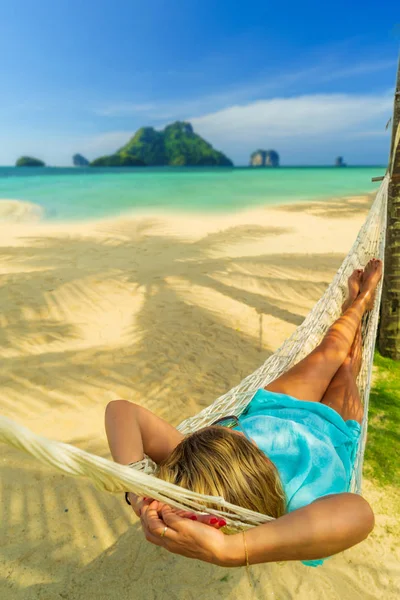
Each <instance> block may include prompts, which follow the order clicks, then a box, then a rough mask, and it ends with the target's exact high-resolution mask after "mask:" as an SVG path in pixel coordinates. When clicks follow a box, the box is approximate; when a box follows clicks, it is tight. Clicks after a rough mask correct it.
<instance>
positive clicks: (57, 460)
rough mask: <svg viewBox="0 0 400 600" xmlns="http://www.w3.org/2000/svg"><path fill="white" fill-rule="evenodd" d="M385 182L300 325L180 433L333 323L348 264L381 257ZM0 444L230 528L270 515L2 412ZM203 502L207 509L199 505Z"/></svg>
mask: <svg viewBox="0 0 400 600" xmlns="http://www.w3.org/2000/svg"><path fill="white" fill-rule="evenodd" d="M388 182H389V175H388V174H387V175H386V176H385V178H384V180H383V181H382V184H381V186H380V188H379V190H378V193H377V195H376V199H375V201H374V203H373V205H372V207H371V210H370V212H369V214H368V217H367V219H366V221H365V223H364V225H363V226H362V228H361V229H360V232H359V234H358V236H357V239H356V241H355V242H354V244H353V246H352V248H351V250H350V252H349V253H348V255H347V256H346V258H345V259H344V261H343V263H342V265H341V267H340V268H339V270H338V272H337V273H336V275H335V277H334V279H333V281H332V283H331V284H330V285H329V287H328V288H327V290H326V291H325V293H324V295H323V296H322V297H321V298H320V300H319V301H318V302H317V304H316V305H315V306H314V308H313V309H312V311H311V312H310V313H309V314H308V315H307V317H306V318H305V320H304V321H303V323H302V324H301V325H300V326H299V327H298V328H297V329H296V330H295V331H294V333H293V334H292V335H291V336H290V337H289V338H288V339H287V340H286V341H285V342H284V344H283V345H282V346H281V347H280V348H279V349H278V350H277V351H276V352H275V353H274V354H273V355H272V356H270V357H269V358H268V359H267V361H266V362H265V363H264V364H263V365H262V366H261V367H259V368H258V369H257V370H256V371H255V372H254V373H252V374H251V375H249V376H248V377H246V378H245V379H244V380H243V381H242V382H241V383H240V384H239V385H237V386H236V387H234V388H233V389H232V390H230V391H229V392H228V393H226V394H224V395H223V396H220V397H219V398H218V399H217V400H215V402H213V403H212V404H211V405H210V406H208V407H207V408H205V409H203V410H202V411H201V412H200V413H198V414H197V415H195V416H193V417H191V418H189V419H186V420H184V421H183V422H182V423H181V424H180V425H179V426H178V429H179V430H180V431H181V432H182V433H184V434H188V433H191V432H193V431H196V430H198V429H200V428H201V427H206V426H207V425H211V423H213V422H214V421H215V420H216V419H218V418H220V417H221V416H226V415H232V414H235V415H237V416H240V414H241V413H242V412H243V411H244V409H245V408H246V406H247V405H248V403H249V402H250V401H251V399H252V398H253V396H254V394H255V393H256V391H257V390H258V389H259V388H261V387H264V386H266V385H267V384H268V383H270V382H271V381H273V380H274V379H276V378H277V377H279V376H280V375H281V374H282V373H284V372H285V371H287V370H288V369H289V368H290V367H291V366H292V365H293V364H295V363H297V362H298V361H299V360H301V359H302V358H304V357H305V356H306V355H307V354H309V353H310V352H311V351H312V350H313V349H314V348H315V347H316V346H317V345H318V344H319V343H320V341H321V339H322V338H323V337H324V335H325V334H326V332H327V330H328V329H329V327H330V326H331V324H332V323H333V321H335V320H336V319H337V318H338V317H339V315H340V312H341V305H342V303H343V300H344V292H345V290H346V289H347V278H348V277H349V275H350V274H351V273H352V271H353V270H354V269H358V268H361V267H364V266H365V265H366V263H367V262H368V260H369V259H370V258H373V257H375V258H381V259H383V257H384V247H385V233H386V205H387V192H388ZM381 291H382V282H381V283H380V285H379V287H378V290H377V294H376V301H375V306H374V308H373V310H372V311H370V312H369V313H367V314H366V315H365V317H364V319H363V323H362V336H363V358H362V365H361V371H360V374H359V377H358V380H357V383H358V387H359V391H360V396H361V399H362V401H363V404H364V418H363V423H362V431H361V438H360V443H359V449H358V454H357V459H356V463H355V467H354V471H353V476H352V482H351V490H352V491H353V492H357V493H360V492H361V478H362V464H363V458H364V450H365V442H366V434H367V422H368V399H369V392H370V387H371V376H372V366H373V357H374V348H375V339H376V332H377V327H378V318H379V305H380V298H381ZM0 442H4V443H6V444H8V445H10V446H14V447H15V448H17V449H19V450H23V451H25V452H27V453H28V454H31V455H32V456H34V457H35V458H37V459H38V460H40V461H41V462H42V463H44V464H47V465H51V466H52V467H54V468H56V469H58V470H59V471H62V472H63V473H66V474H68V475H72V476H75V477H87V478H89V479H90V480H91V481H92V482H93V484H94V485H95V486H96V487H97V488H98V489H100V490H104V491H108V492H112V493H120V492H123V491H126V490H131V491H133V492H135V493H137V494H139V495H143V496H148V497H151V498H155V499H157V500H160V501H162V502H167V503H168V504H170V505H172V506H175V507H177V508H184V509H190V510H193V511H196V512H199V513H201V512H205V511H206V512H207V513H210V514H213V515H216V516H220V517H223V518H224V519H225V520H226V521H227V523H228V526H231V527H233V528H237V527H240V528H247V527H251V526H255V525H259V524H261V523H265V522H267V521H269V520H271V519H272V517H269V516H267V515H262V514H259V513H256V512H253V511H250V510H247V509H245V508H242V507H239V506H235V505H233V504H230V503H228V502H226V501H225V500H224V498H217V497H215V496H204V495H201V494H198V493H196V492H192V491H190V490H186V489H184V488H181V487H179V486H176V485H173V484H171V483H167V482H165V481H162V480H160V479H158V478H157V477H156V476H155V471H156V468H157V466H156V465H155V463H154V462H153V461H151V459H150V458H148V457H145V459H144V460H143V461H140V462H138V463H136V464H135V467H134V468H131V467H127V466H123V465H120V464H117V463H114V462H112V461H110V460H107V459H105V458H101V457H99V456H95V455H93V454H90V453H88V452H85V451H84V450H80V449H79V448H76V447H74V446H71V445H69V444H64V443H61V442H56V441H53V440H49V439H47V438H44V437H41V436H38V435H36V434H35V433H33V432H32V431H30V430H29V429H27V428H26V427H23V426H21V425H19V424H17V423H15V422H14V421H12V420H11V419H8V418H7V417H4V416H0ZM206 506H209V507H210V508H209V509H207V510H206Z"/></svg>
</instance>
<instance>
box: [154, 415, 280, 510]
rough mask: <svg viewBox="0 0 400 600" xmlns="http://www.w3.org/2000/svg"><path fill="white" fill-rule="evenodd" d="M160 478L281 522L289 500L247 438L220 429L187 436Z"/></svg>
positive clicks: (270, 465) (274, 471)
mask: <svg viewBox="0 0 400 600" xmlns="http://www.w3.org/2000/svg"><path fill="white" fill-rule="evenodd" d="M158 477H159V478H160V479H163V480H165V481H168V482H170V483H175V484H176V485H179V486H181V487H184V488H186V489H189V490H192V491H194V492H198V493H200V494H206V495H211V496H223V497H224V498H225V500H226V501H227V502H231V503H232V504H236V505H237V506H241V507H243V508H248V509H250V510H254V511H256V512H259V513H262V514H266V515H269V516H271V517H280V516H281V515H283V514H284V512H285V495H284V492H283V489H282V484H281V482H280V479H279V475H278V472H277V469H276V467H275V465H274V464H273V463H272V462H271V461H270V460H269V458H267V457H266V456H265V454H264V453H263V452H261V450H260V449H259V448H257V446H255V445H254V444H252V443H251V442H250V441H249V440H247V439H246V438H245V437H244V436H239V435H237V434H236V433H235V432H233V431H231V430H230V429H227V428H224V427H218V426H211V427H205V428H204V429H200V430H199V431H196V432H195V433H192V434H190V435H188V436H187V437H185V438H184V439H183V440H182V442H181V443H180V444H178V446H177V447H176V448H175V450H174V451H173V452H172V453H171V454H170V456H169V457H168V458H167V459H166V460H165V461H164V462H163V463H161V465H160V469H159V472H158Z"/></svg>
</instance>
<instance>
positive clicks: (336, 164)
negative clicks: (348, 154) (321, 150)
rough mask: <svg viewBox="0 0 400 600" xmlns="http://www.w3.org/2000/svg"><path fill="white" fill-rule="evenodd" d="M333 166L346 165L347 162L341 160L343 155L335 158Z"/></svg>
mask: <svg viewBox="0 0 400 600" xmlns="http://www.w3.org/2000/svg"><path fill="white" fill-rule="evenodd" d="M335 167H347V164H346V163H345V162H344V161H343V156H338V157H337V158H336V159H335Z"/></svg>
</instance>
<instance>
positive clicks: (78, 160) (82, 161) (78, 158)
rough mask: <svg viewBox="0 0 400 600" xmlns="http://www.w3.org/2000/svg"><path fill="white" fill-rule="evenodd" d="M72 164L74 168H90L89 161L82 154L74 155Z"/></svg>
mask: <svg viewBox="0 0 400 600" xmlns="http://www.w3.org/2000/svg"><path fill="white" fill-rule="evenodd" d="M72 164H73V165H74V167H88V166H89V164H90V163H89V161H88V159H87V158H85V157H84V156H82V154H74V155H73V157H72Z"/></svg>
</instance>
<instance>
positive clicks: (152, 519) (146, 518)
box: [141, 500, 181, 545]
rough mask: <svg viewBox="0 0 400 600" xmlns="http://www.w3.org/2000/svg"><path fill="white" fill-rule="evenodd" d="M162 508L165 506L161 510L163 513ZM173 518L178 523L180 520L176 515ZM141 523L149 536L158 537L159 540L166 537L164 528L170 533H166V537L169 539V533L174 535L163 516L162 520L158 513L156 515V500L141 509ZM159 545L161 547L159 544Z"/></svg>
mask: <svg viewBox="0 0 400 600" xmlns="http://www.w3.org/2000/svg"><path fill="white" fill-rule="evenodd" d="M164 508H166V507H165V505H164V507H163V509H162V510H163V511H164ZM168 508H169V507H168ZM170 510H171V509H170ZM174 517H175V518H176V519H177V520H178V521H179V520H181V518H180V517H178V516H177V515H174ZM141 521H142V525H143V526H144V528H145V529H146V530H147V531H148V533H149V534H150V535H153V536H156V537H157V536H158V537H160V538H161V539H162V538H163V537H166V534H167V532H165V533H164V531H165V527H166V526H167V527H168V528H169V529H170V532H168V533H169V536H168V537H171V533H175V532H174V530H173V529H172V526H171V524H168V523H167V522H166V521H165V519H164V515H163V518H162V519H161V518H160V516H159V513H158V502H157V500H155V501H154V502H152V503H151V504H149V505H147V506H144V507H143V510H142V514H141ZM146 537H147V536H146ZM159 545H161V544H159Z"/></svg>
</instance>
